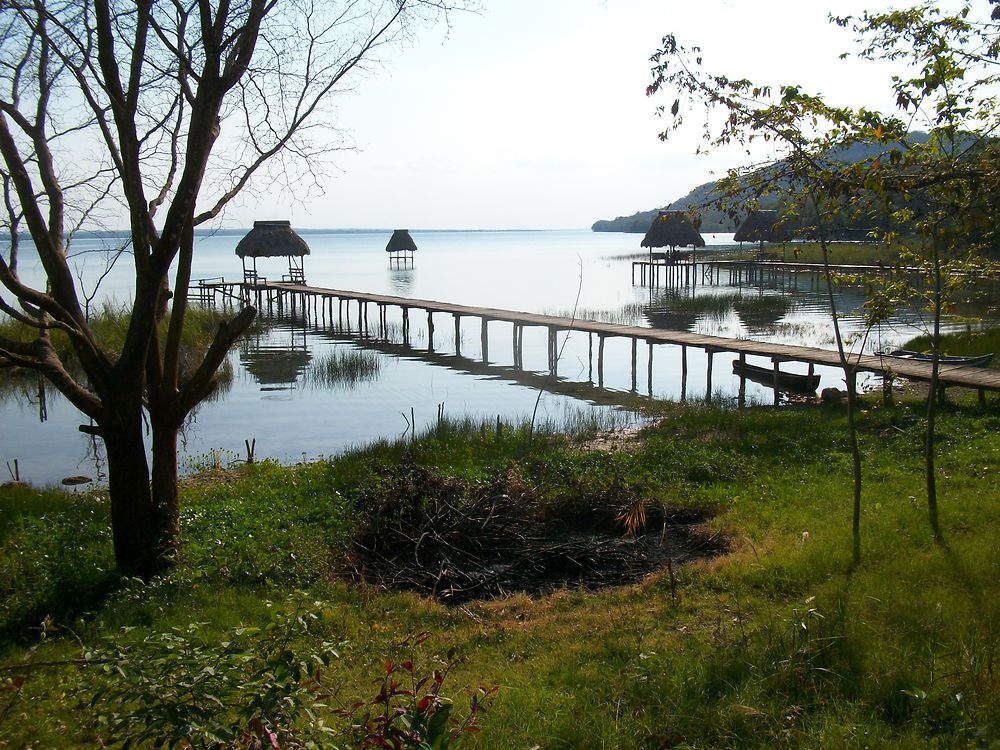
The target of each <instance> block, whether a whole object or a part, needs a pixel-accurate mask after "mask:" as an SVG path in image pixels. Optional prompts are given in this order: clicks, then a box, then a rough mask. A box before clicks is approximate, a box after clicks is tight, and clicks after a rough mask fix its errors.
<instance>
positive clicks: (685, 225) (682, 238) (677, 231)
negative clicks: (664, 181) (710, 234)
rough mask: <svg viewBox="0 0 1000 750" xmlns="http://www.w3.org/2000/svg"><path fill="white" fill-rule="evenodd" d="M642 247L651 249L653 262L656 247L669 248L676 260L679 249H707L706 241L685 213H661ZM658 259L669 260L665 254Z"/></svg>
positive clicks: (647, 233) (644, 239) (651, 226)
mask: <svg viewBox="0 0 1000 750" xmlns="http://www.w3.org/2000/svg"><path fill="white" fill-rule="evenodd" d="M641 245H642V247H648V248H649V259H650V261H652V260H653V248H654V247H669V248H670V255H671V258H672V259H676V256H677V248H678V247H687V246H689V245H690V246H691V247H692V248H698V247H705V239H704V238H703V237H702V236H701V232H699V231H698V230H697V229H695V226H694V224H693V223H692V221H691V217H690V216H688V215H687V214H686V213H685V212H683V211H660V213H659V214H657V216H656V218H655V219H653V223H652V224H651V225H650V227H649V231H648V232H646V236H645V237H643V238H642V243H641ZM658 259H660V260H668V258H667V256H666V255H664V254H659V258H658Z"/></svg>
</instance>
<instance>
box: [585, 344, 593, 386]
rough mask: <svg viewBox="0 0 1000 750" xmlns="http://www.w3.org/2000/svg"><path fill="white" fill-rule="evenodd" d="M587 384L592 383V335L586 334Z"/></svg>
mask: <svg viewBox="0 0 1000 750" xmlns="http://www.w3.org/2000/svg"><path fill="white" fill-rule="evenodd" d="M587 382H588V383H593V382H594V334H593V332H592V331H588V332H587Z"/></svg>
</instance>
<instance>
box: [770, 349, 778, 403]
mask: <svg viewBox="0 0 1000 750" xmlns="http://www.w3.org/2000/svg"><path fill="white" fill-rule="evenodd" d="M771 362H773V363H774V405H775V406H777V405H778V360H777V359H772V360H771Z"/></svg>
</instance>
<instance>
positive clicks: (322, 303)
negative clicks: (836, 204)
mask: <svg viewBox="0 0 1000 750" xmlns="http://www.w3.org/2000/svg"><path fill="white" fill-rule="evenodd" d="M234 287H235V288H234ZM193 288H194V289H197V290H198V294H200V295H202V296H201V298H202V299H206V298H207V297H208V296H209V295H210V294H212V293H213V290H215V291H216V292H218V294H219V295H220V296H222V297H223V298H225V297H226V296H232V295H236V296H238V297H239V298H240V299H242V300H244V301H248V302H251V303H253V304H255V305H256V307H257V308H258V309H259V310H262V311H263V310H266V311H268V312H269V313H271V314H274V313H277V314H279V315H280V314H282V313H284V312H288V313H291V314H293V315H294V314H297V313H301V314H304V315H313V316H315V317H316V318H319V319H328V320H330V321H333V320H340V321H343V320H344V319H345V316H346V318H347V320H348V323H350V317H351V309H352V307H353V308H355V312H356V320H357V326H358V330H359V331H360V332H362V334H364V335H367V334H368V333H369V330H370V327H369V315H368V313H369V307H374V308H376V310H377V316H378V318H377V328H376V331H377V332H378V333H379V334H380V335H381V334H384V332H387V331H388V328H389V325H388V315H387V310H388V308H390V307H396V308H399V309H400V310H401V311H402V329H403V341H404V343H408V342H409V335H410V334H409V328H410V313H411V311H420V312H422V313H423V314H425V315H426V317H427V339H428V349H429V350H431V351H433V349H434V330H435V318H434V316H435V315H450V316H451V317H452V319H453V321H452V322H453V324H454V326H455V350H456V351H455V353H456V355H461V336H460V335H459V334H460V324H461V320H462V318H466V317H467V318H476V319H478V320H479V321H480V336H481V343H482V348H481V351H482V359H483V361H484V362H488V361H489V349H490V337H489V330H490V326H489V324H490V323H507V324H510V326H511V328H510V331H511V333H510V336H511V338H510V340H511V348H512V354H513V362H514V366H515V367H522V366H523V354H522V352H523V331H524V328H525V326H538V327H542V328H546V329H547V330H548V367H549V371H550V372H551V373H553V374H558V373H557V369H558V365H559V352H558V342H557V336H558V334H559V332H561V331H578V332H581V333H586V334H588V336H589V337H590V347H589V348H590V352H591V358H592V357H593V339H594V337H596V338H597V370H598V373H599V380H603V378H601V377H600V374H602V373H603V366H604V344H605V340H606V339H607V338H609V337H622V338H627V339H631V342H632V347H631V350H632V382H633V389H634V387H635V381H636V365H637V362H636V360H637V349H638V344H639V342H645V343H646V345H647V347H648V352H649V356H648V370H649V377H650V379H651V378H652V369H653V347H654V345H657V344H668V345H673V346H678V347H680V348H681V368H682V382H683V381H684V380H686V375H687V349H688V348H689V347H691V348H695V349H700V350H703V351H704V352H706V354H707V375H708V391H709V393H708V394H706V397H707V398H710V396H711V382H712V369H713V359H714V356H715V355H716V354H724V353H728V354H735V355H737V356H738V357H739V360H740V362H741V363H745V362H746V358H747V357H748V356H753V357H764V358H767V359H769V360H770V361H771V363H772V364H773V369H774V372H775V382H774V391H775V394H774V395H775V402H777V399H778V387H777V386H778V365H779V363H782V362H799V363H803V364H805V365H808V367H809V371H810V374H811V373H812V371H813V368H814V367H815V366H825V367H833V368H838V369H841V370H843V369H844V368H843V365H842V364H841V361H840V357H839V355H838V353H837V352H836V351H831V350H828V349H819V348H815V347H808V346H795V345H791V344H780V343H767V342H761V341H750V340H746V339H732V338H725V337H722V336H708V335H704V334H699V333H690V332H687V331H671V330H663V329H658V328H644V327H641V326H628V325H621V324H616V323H604V322H600V321H595V320H579V319H574V318H568V317H562V316H556V315H542V314H539V313H530V312H520V311H516V310H503V309H499V308H492V307H478V306H471V305H461V304H456V303H452V302H439V301H435V300H423V299H413V298H409V297H396V296H392V295H386V294H370V293H365V292H355V291H348V290H343V289H327V288H322V287H313V286H306V285H304V284H295V283H285V282H267V283H257V284H239V283H237V284H233V283H230V282H225V281H222V280H218V281H216V280H204V281H202V282H199V283H198V284H197V286H195V287H193ZM237 289H238V291H237ZM334 308H336V313H335V309H334ZM859 372H871V373H875V374H878V375H881V376H882V377H883V378H884V380H885V382H891V381H892V379H893V378H895V377H903V378H907V379H909V380H919V381H929V380H930V379H931V364H930V363H929V362H921V361H915V360H911V359H905V358H902V357H890V356H877V355H861V354H851V355H849V368H848V372H847V374H846V382H847V385H848V387H849V388H854V387H855V386H856V377H857V374H858V373H859ZM938 383H939V385H940V386H941V387H942V388H943V387H946V386H947V387H952V386H957V387H964V388H972V389H975V390H978V391H979V393H980V397H981V398H982V397H983V396H984V393H985V392H986V391H1000V371H997V370H990V369H983V368H976V367H966V366H960V365H948V364H940V365H939V371H938ZM744 392H745V378H743V377H741V378H740V403H741V404H742V402H743V397H744Z"/></svg>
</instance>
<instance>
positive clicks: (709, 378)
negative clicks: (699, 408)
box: [705, 349, 715, 404]
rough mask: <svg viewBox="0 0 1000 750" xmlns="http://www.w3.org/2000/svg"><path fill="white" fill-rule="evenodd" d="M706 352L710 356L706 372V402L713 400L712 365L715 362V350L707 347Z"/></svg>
mask: <svg viewBox="0 0 1000 750" xmlns="http://www.w3.org/2000/svg"><path fill="white" fill-rule="evenodd" d="M705 354H706V355H707V356H708V371H707V372H706V373H705V403H706V404H708V403H711V402H712V366H713V365H714V364H715V350H714V349H706V350H705Z"/></svg>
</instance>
